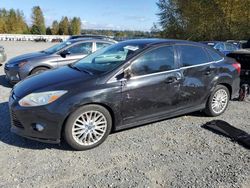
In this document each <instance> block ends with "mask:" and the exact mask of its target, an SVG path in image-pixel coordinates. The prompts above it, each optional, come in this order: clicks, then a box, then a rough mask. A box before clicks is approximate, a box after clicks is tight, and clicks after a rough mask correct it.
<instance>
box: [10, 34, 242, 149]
mask: <svg viewBox="0 0 250 188" xmlns="http://www.w3.org/2000/svg"><path fill="white" fill-rule="evenodd" d="M239 74H240V65H239V64H238V63H237V62H235V60H233V59H230V58H227V57H224V56H223V55H221V54H220V53H218V52H217V51H216V50H214V49H212V48H210V47H209V46H206V45H203V44H199V43H194V42H188V41H178V40H163V39H143V40H131V41H125V42H121V43H118V44H115V45H113V46H110V47H107V48H104V49H102V50H100V51H98V52H95V53H94V54H91V55H89V56H88V57H86V58H84V59H82V60H80V61H78V62H76V63H75V64H73V65H68V66H66V67H62V68H59V69H55V70H52V71H48V72H44V73H41V74H39V75H35V76H32V77H30V78H28V79H26V80H24V81H22V82H20V83H18V84H17V85H16V86H15V87H14V89H13V91H12V93H11V96H10V99H9V106H10V111H11V119H12V127H11V130H12V132H14V133H16V134H19V135H21V136H24V137H27V138H30V139H35V140H39V141H43V142H50V143H59V142H60V140H61V138H62V137H64V138H65V140H66V141H67V143H68V144H69V145H70V146H71V147H73V148H75V149H77V150H86V149H90V148H93V147H96V146H98V145H99V144H101V143H102V142H103V141H104V140H105V139H106V138H107V136H108V135H109V133H110V132H111V131H116V130H121V129H124V128H128V127H134V126H138V125H142V124H145V123H149V122H154V121H158V120H163V119H166V118H169V117H173V116H177V115H181V114H185V113H189V112H193V111H199V110H204V111H205V112H206V113H207V114H208V115H209V116H218V115H220V114H222V113H223V112H224V111H225V110H226V108H227V106H228V101H229V99H230V98H234V97H236V96H237V95H238V91H239V83H240V78H239Z"/></svg>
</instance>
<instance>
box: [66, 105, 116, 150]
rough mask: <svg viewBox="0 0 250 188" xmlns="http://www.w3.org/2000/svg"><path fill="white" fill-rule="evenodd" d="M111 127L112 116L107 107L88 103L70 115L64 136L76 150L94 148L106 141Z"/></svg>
mask: <svg viewBox="0 0 250 188" xmlns="http://www.w3.org/2000/svg"><path fill="white" fill-rule="evenodd" d="M111 127H112V118H111V115H110V113H109V111H108V110H107V109H105V108H104V107H102V106H99V105H86V106H83V107H81V108H79V109H78V110H76V111H75V112H73V113H72V114H71V115H70V116H69V118H68V120H67V122H66V124H65V129H64V137H65V140H66V142H67V143H68V144H69V145H70V146H71V147H72V148H74V149H76V150H87V149H92V148H94V147H96V146H98V145H100V144H101V143H102V142H104V140H105V139H106V138H107V136H108V135H109V133H110V131H111Z"/></svg>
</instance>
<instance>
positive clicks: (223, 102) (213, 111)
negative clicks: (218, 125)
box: [205, 85, 230, 117]
mask: <svg viewBox="0 0 250 188" xmlns="http://www.w3.org/2000/svg"><path fill="white" fill-rule="evenodd" d="M229 99H230V93H229V91H228V89H227V87H225V86H223V85H217V86H216V87H215V89H214V91H213V92H212V94H211V95H210V97H209V98H208V101H207V104H206V108H205V113H206V114H207V115H208V116H211V117H216V116H219V115H221V114H223V113H224V112H225V110H226V109H227V106H228V103H229Z"/></svg>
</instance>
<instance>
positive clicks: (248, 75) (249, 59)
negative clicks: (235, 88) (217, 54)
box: [227, 40, 250, 84]
mask: <svg viewBox="0 0 250 188" xmlns="http://www.w3.org/2000/svg"><path fill="white" fill-rule="evenodd" d="M244 47H245V49H240V50H238V51H235V52H231V53H229V54H228V55H227V56H228V57H232V58H234V59H236V60H237V61H238V62H239V63H240V64H241V84H245V83H247V84H250V40H248V42H247V43H245V44H244Z"/></svg>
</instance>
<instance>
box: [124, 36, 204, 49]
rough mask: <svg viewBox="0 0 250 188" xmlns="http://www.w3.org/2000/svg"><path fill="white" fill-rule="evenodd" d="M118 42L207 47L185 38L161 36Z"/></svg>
mask: <svg viewBox="0 0 250 188" xmlns="http://www.w3.org/2000/svg"><path fill="white" fill-rule="evenodd" d="M120 43H128V44H130V45H133V44H134V45H145V46H154V45H161V44H189V45H190V44H191V45H196V46H201V47H207V45H204V44H202V43H198V42H193V41H187V40H177V39H161V38H148V39H132V40H126V41H122V42H120Z"/></svg>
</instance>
